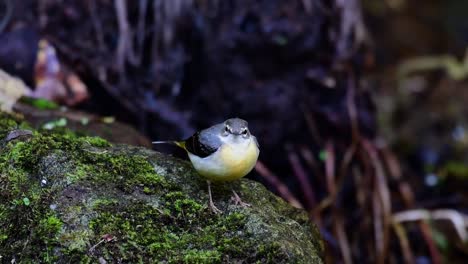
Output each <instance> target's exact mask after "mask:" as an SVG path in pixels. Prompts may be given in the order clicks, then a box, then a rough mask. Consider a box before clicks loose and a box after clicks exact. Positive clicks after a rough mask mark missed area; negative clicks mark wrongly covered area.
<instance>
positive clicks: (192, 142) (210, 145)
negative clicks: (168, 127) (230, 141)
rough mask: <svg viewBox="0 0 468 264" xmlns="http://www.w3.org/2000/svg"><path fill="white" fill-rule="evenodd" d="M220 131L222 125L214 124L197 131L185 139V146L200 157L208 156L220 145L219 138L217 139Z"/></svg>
mask: <svg viewBox="0 0 468 264" xmlns="http://www.w3.org/2000/svg"><path fill="white" fill-rule="evenodd" d="M221 131H222V126H220V125H215V126H212V127H210V128H207V129H205V130H202V131H200V132H197V133H195V134H193V136H191V137H189V138H188V139H186V140H185V148H186V149H187V151H189V152H190V153H192V154H194V155H197V156H199V157H201V158H205V157H208V156H209V155H211V154H213V153H214V152H216V150H218V148H219V147H220V146H221V140H220V139H219V135H220V133H221Z"/></svg>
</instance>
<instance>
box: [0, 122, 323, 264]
mask: <svg viewBox="0 0 468 264" xmlns="http://www.w3.org/2000/svg"><path fill="white" fill-rule="evenodd" d="M0 120H1V119H0ZM2 122H3V123H2ZM2 122H0V127H3V128H6V129H7V130H8V129H15V128H16V127H18V124H19V123H18V122H21V121H18V120H13V121H2ZM2 124H3V125H2ZM0 143H1V144H2V146H4V147H3V148H1V149H0V183H1V184H0V255H1V256H2V257H3V259H6V260H7V261H11V260H12V259H15V261H16V262H19V263H31V262H33V263H38V262H46V263H50V262H61V263H62V262H63V263H96V262H98V261H99V259H104V260H106V261H108V262H109V263H113V262H126V263H137V262H161V261H162V262H167V263H223V262H248V263H251V262H258V263H295V262H303V263H321V258H320V256H318V253H319V252H320V251H321V245H320V240H319V239H318V236H316V234H315V233H314V232H316V229H314V228H313V227H312V225H310V223H309V222H308V221H307V219H306V218H305V214H304V213H298V212H297V210H294V209H291V207H290V206H288V205H286V203H284V202H283V201H280V200H279V199H278V198H277V197H275V196H273V195H272V194H271V193H269V192H268V191H266V190H265V188H263V187H261V186H259V185H258V184H256V183H253V182H250V181H242V183H241V184H240V185H239V186H238V188H239V189H240V192H239V193H240V194H241V195H242V196H243V198H244V199H247V202H250V203H252V205H253V206H252V208H250V209H242V208H239V207H237V206H235V205H233V204H232V203H230V202H229V194H227V195H226V194H225V193H224V191H222V190H223V189H224V188H216V190H215V203H216V204H217V206H218V207H219V208H221V209H223V211H224V213H223V214H222V215H213V214H212V213H211V212H210V210H209V209H208V208H207V206H206V204H207V193H206V186H205V185H204V183H203V180H201V179H200V178H198V176H197V175H196V173H194V171H193V170H192V169H191V166H190V165H188V163H186V162H183V161H180V160H177V159H173V158H170V157H166V156H162V155H159V154H157V153H154V152H152V151H149V150H146V149H141V148H135V147H128V146H112V145H111V144H109V143H108V142H107V141H105V140H102V139H100V138H91V137H83V136H79V135H77V134H76V133H73V132H70V131H66V130H60V131H39V132H38V131H34V132H33V134H32V135H30V136H28V137H24V138H17V139H13V140H9V141H6V140H3V141H2V142H0Z"/></svg>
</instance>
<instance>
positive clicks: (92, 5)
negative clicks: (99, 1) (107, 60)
mask: <svg viewBox="0 0 468 264" xmlns="http://www.w3.org/2000/svg"><path fill="white" fill-rule="evenodd" d="M86 3H87V5H86V6H87V7H88V12H89V14H90V16H91V22H92V24H93V28H94V31H95V33H96V41H97V46H98V49H99V50H100V51H101V52H104V51H105V45H104V33H103V32H102V24H101V20H99V18H98V16H97V14H96V11H97V6H96V1H94V0H88V1H86Z"/></svg>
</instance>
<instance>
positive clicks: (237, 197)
mask: <svg viewBox="0 0 468 264" xmlns="http://www.w3.org/2000/svg"><path fill="white" fill-rule="evenodd" d="M231 190H232V193H233V196H232V197H231V200H233V201H234V203H235V204H236V205H240V206H242V207H249V206H250V204H248V203H245V202H243V201H242V199H241V198H240V197H239V195H238V194H237V193H236V191H234V189H233V188H231Z"/></svg>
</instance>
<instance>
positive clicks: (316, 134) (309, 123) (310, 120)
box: [300, 104, 323, 145]
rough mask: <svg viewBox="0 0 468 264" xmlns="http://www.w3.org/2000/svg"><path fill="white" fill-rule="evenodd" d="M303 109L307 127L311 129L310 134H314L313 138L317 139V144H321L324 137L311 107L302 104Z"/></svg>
mask: <svg viewBox="0 0 468 264" xmlns="http://www.w3.org/2000/svg"><path fill="white" fill-rule="evenodd" d="M300 106H301V110H302V113H303V114H304V118H305V120H306V124H307V128H308V129H309V132H310V134H311V135H312V139H313V140H314V141H315V143H316V144H318V145H320V143H322V142H323V140H322V137H321V136H320V133H319V131H318V129H317V126H316V125H315V121H314V119H313V117H312V114H311V113H310V111H309V109H308V108H307V106H306V105H305V104H301V105H300Z"/></svg>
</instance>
